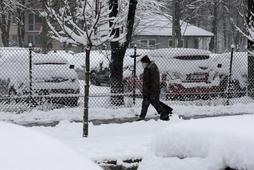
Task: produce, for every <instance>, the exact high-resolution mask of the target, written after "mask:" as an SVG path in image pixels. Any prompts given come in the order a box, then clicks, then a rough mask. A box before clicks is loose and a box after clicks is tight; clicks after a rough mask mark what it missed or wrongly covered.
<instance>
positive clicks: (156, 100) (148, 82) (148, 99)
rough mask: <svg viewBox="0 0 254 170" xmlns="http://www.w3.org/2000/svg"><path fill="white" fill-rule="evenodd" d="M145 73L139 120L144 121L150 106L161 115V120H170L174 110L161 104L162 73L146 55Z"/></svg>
mask: <svg viewBox="0 0 254 170" xmlns="http://www.w3.org/2000/svg"><path fill="white" fill-rule="evenodd" d="M141 63H142V65H143V68H144V72H143V102H142V109H141V114H140V116H139V119H138V121H139V120H144V119H145V117H146V113H147V110H148V107H149V105H150V104H152V106H153V107H154V108H155V109H156V111H157V112H158V113H159V114H160V119H161V120H169V114H172V110H173V109H172V108H171V107H169V106H167V105H166V104H164V103H162V102H160V72H159V69H158V67H157V65H156V64H155V63H154V62H152V61H151V60H150V59H149V57H148V56H147V55H146V56H144V57H143V58H142V59H141Z"/></svg>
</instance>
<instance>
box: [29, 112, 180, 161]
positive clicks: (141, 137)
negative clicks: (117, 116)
mask: <svg viewBox="0 0 254 170" xmlns="http://www.w3.org/2000/svg"><path fill="white" fill-rule="evenodd" d="M178 121H180V120H179V119H178V118H177V117H174V118H173V120H172V121H171V122H165V121H164V122H163V121H155V120H151V121H148V122H144V121H142V122H134V123H124V124H108V125H100V126H93V125H92V124H89V128H90V131H89V138H88V139H86V138H82V127H83V126H82V123H70V122H68V121H62V122H61V123H60V124H59V125H57V126H56V127H32V129H34V130H38V131H40V132H43V133H45V134H47V135H50V136H52V137H55V138H57V139H58V140H60V141H62V142H63V143H65V144H66V145H67V146H69V147H71V148H72V149H74V150H76V151H77V152H79V153H81V154H82V155H84V156H85V157H88V158H90V159H91V160H94V161H99V162H100V161H104V160H126V159H137V158H142V157H143V154H144V153H145V152H146V148H147V147H148V146H149V144H150V141H151V140H152V139H153V138H154V137H155V136H156V134H158V133H159V132H161V131H162V130H163V129H165V128H166V127H167V126H168V125H169V124H171V123H173V122H174V123H175V122H178Z"/></svg>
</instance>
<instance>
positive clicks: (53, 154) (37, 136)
mask: <svg viewBox="0 0 254 170" xmlns="http://www.w3.org/2000/svg"><path fill="white" fill-rule="evenodd" d="M0 134H1V135H0V136H1V140H0V150H1V152H0V160H1V164H0V169H2V170H35V169H36V170H70V169H75V170H101V168H99V167H98V166H97V165H95V164H94V163H92V162H91V161H89V160H88V159H86V158H84V157H83V156H81V155H80V154H78V153H76V152H74V151H73V150H71V149H69V148H68V147H66V146H65V145H64V144H62V143H61V142H59V141H57V140H55V139H53V138H51V137H49V136H46V135H44V134H41V133H39V132H36V131H35V130H31V129H28V128H24V127H20V126H17V125H12V124H7V123H2V122H0Z"/></svg>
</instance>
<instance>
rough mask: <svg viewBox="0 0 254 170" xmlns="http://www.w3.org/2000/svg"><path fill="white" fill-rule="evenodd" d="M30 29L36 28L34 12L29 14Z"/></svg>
mask: <svg viewBox="0 0 254 170" xmlns="http://www.w3.org/2000/svg"><path fill="white" fill-rule="evenodd" d="M28 30H29V31H33V30H34V14H29V15H28Z"/></svg>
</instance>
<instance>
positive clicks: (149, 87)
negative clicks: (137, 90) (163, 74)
mask: <svg viewBox="0 0 254 170" xmlns="http://www.w3.org/2000/svg"><path fill="white" fill-rule="evenodd" d="M143 96H144V98H146V97H148V98H150V99H156V98H157V99H159V96H160V72H159V69H158V67H157V65H156V64H155V63H154V62H151V63H149V64H148V66H147V67H146V68H145V69H144V73H143Z"/></svg>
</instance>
